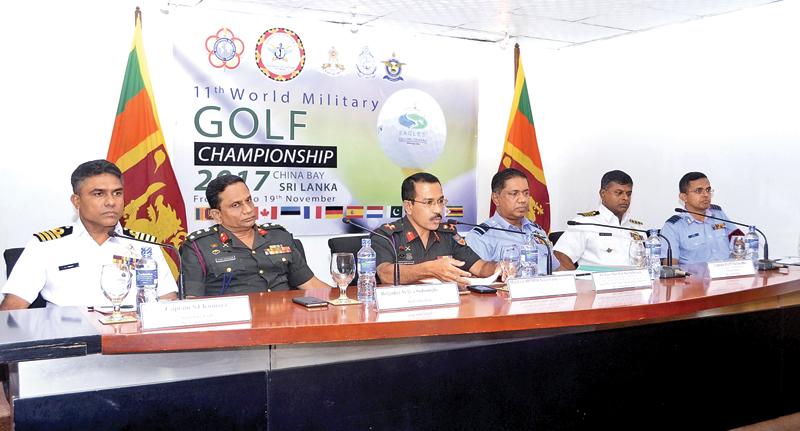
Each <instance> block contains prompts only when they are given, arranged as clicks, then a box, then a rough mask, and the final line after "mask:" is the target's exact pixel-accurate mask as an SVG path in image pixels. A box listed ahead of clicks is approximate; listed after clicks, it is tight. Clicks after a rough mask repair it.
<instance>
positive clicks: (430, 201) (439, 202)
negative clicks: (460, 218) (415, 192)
mask: <svg viewBox="0 0 800 431" xmlns="http://www.w3.org/2000/svg"><path fill="white" fill-rule="evenodd" d="M409 201H411V202H416V203H418V204H422V205H425V206H426V207H428V208H433V207H434V206H439V207H446V206H447V199H445V198H441V199H439V200H433V199H426V200H424V201H417V200H414V199H409Z"/></svg>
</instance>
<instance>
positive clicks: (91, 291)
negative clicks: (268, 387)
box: [0, 160, 178, 310]
mask: <svg viewBox="0 0 800 431" xmlns="http://www.w3.org/2000/svg"><path fill="white" fill-rule="evenodd" d="M70 182H71V183H72V196H71V197H70V201H71V202H72V205H73V206H74V207H75V209H76V210H77V212H78V221H77V222H76V223H74V224H72V225H67V226H61V227H57V228H54V229H50V230H46V231H43V232H39V233H35V234H33V237H34V238H33V239H31V240H30V242H28V244H27V245H26V246H25V251H23V252H22V255H21V256H20V258H19V260H18V261H17V263H16V265H14V270H13V271H12V272H11V275H10V276H9V278H8V281H7V282H6V284H5V285H4V286H3V293H4V294H5V298H4V299H3V302H2V304H0V310H13V309H21V308H28V306H29V305H30V304H31V303H32V302H33V301H34V300H36V297H37V296H38V295H39V294H40V293H41V296H42V298H44V300H45V301H47V302H48V303H49V304H53V305H60V306H68V305H71V306H89V305H91V306H98V305H111V302H110V301H109V300H108V299H107V298H106V297H105V295H103V291H102V290H101V288H100V270H101V268H102V266H103V265H104V264H110V263H113V262H120V261H122V262H133V261H134V260H135V259H138V258H140V257H141V255H140V253H141V252H140V250H141V248H142V244H141V243H139V242H135V241H133V240H131V239H128V237H132V238H136V239H143V240H147V241H155V238H154V237H153V236H152V235H148V234H144V233H140V232H134V231H131V230H128V229H122V227H121V226H120V225H119V219H120V217H122V210H123V206H124V202H125V200H124V199H123V193H122V172H120V170H119V168H118V167H117V166H116V165H115V164H113V163H111V162H109V161H107V160H92V161H89V162H85V163H82V164H80V165H79V166H78V167H77V168H76V169H75V171H73V172H72V176H71V178H70ZM109 232H114V233H116V234H115V235H114V236H113V237H112V236H110V235H109ZM154 247H156V246H154ZM153 259H155V260H156V262H157V263H158V281H159V283H158V295H159V297H160V299H176V298H177V297H178V295H177V293H176V292H177V290H178V288H177V285H176V284H175V279H174V278H173V277H172V273H171V272H170V270H169V266H167V262H166V260H165V259H164V255H163V254H162V253H161V252H160V250H158V251H156V250H154V253H153ZM135 301H136V295H135V294H128V296H126V297H125V301H124V303H125V304H133V303H135Z"/></svg>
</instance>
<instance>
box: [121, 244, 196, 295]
mask: <svg viewBox="0 0 800 431" xmlns="http://www.w3.org/2000/svg"><path fill="white" fill-rule="evenodd" d="M108 236H109V237H111V238H124V239H128V240H131V241H136V242H143V243H145V244H152V245H157V246H159V247H165V248H169V249H172V251H174V252H175V255H176V256H178V280H179V283H178V299H184V296H183V261H182V260H181V254H180V252H178V249H177V248H175V246H174V245H172V244H167V243H163V242H155V241H148V240H146V239H139V238H134V237H132V236H126V235H120V234H118V233H117V231H115V230H113V229H112V230H110V231H108Z"/></svg>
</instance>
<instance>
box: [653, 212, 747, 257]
mask: <svg viewBox="0 0 800 431" xmlns="http://www.w3.org/2000/svg"><path fill="white" fill-rule="evenodd" d="M706 214H707V215H710V216H714V217H720V218H724V219H727V218H728V216H727V215H726V214H725V212H723V211H722V208H720V207H719V206H718V205H711V208H709V209H708V210H706ZM735 230H736V226H734V225H732V224H731V223H725V222H724V221H720V220H714V219H710V218H706V219H705V220H703V221H699V220H697V219H696V218H694V217H693V216H692V215H691V214H686V213H682V214H676V215H674V216H672V217H670V218H669V219H667V221H666V223H664V227H663V228H661V234H662V235H664V236H665V237H667V238H668V239H669V242H670V243H671V244H672V258H673V259H675V260H677V261H678V263H679V264H685V263H699V262H708V261H715V260H725V259H728V258H730V253H731V250H730V240H729V237H728V235H730V234H731V233H732V232H733V231H735ZM661 257H662V258H664V259H666V257H667V247H665V246H664V247H661Z"/></svg>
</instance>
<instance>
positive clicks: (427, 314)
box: [375, 307, 459, 322]
mask: <svg viewBox="0 0 800 431" xmlns="http://www.w3.org/2000/svg"><path fill="white" fill-rule="evenodd" d="M458 310H459V308H458V307H439V308H422V309H415V310H402V311H388V312H384V313H378V317H377V318H376V319H375V321H376V322H407V321H409V320H441V319H455V318H456V317H458Z"/></svg>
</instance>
